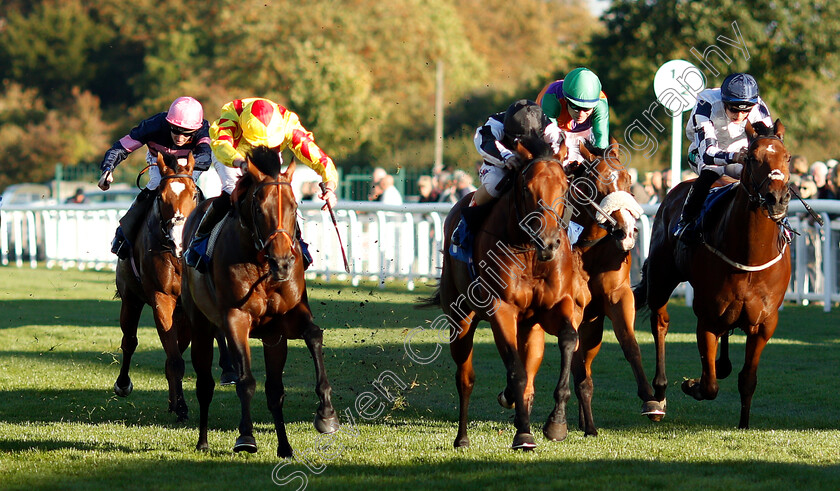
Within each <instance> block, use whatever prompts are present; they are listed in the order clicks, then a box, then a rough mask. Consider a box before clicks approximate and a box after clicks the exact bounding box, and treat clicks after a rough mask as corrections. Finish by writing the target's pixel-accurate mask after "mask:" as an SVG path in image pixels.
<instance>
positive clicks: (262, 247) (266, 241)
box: [251, 180, 295, 262]
mask: <svg viewBox="0 0 840 491" xmlns="http://www.w3.org/2000/svg"><path fill="white" fill-rule="evenodd" d="M291 185H292V184H291V183H290V182H288V181H280V180H277V181H272V182H263V183H261V184H258V185H257V186H256V187H254V190H253V191H252V192H251V220H252V221H253V220H254V218H255V217H256V216H257V212H258V206H259V203H258V201H257V199H256V198H257V193H258V192H259V191H260V190H261V189H263V188H265V187H268V186H277V187H278V188H277V224H278V226H280V227H282V224H283V203H282V194H283V193H281V192H280V186H290V187H291ZM281 235H285V236H286V237H288V238H289V242H290V243H291V244H294V242H295V241H294V239H293V237H292V234H291V233H290V232H289V231H288V230H286V229H285V228H278V229H275V230H273V231H271V233H269V234H268V236H267V237H265V238H264V237H263V235H262V233H261V232H260V227H258V226H257V224H256V222H254V229H253V231H252V238H253V240H254V247H255V248H256V249H257V259H258V260H259V261H260V262H262V261H263V260H264V259H265V256H266V254H267V249H268V246H269V245H270V244H271V242H272V241H273V240H274V239H276V238H277V237H278V236H281Z"/></svg>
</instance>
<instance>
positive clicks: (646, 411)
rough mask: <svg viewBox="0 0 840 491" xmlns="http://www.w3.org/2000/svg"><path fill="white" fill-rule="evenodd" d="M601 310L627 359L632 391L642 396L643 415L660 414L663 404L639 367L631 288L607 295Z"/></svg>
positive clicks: (640, 359) (634, 311)
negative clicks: (655, 395)
mask: <svg viewBox="0 0 840 491" xmlns="http://www.w3.org/2000/svg"><path fill="white" fill-rule="evenodd" d="M604 312H605V313H606V315H607V317H609V318H610V321H612V326H613V331H614V332H615V337H616V339H618V344H619V345H620V346H621V350H622V351H623V352H624V358H625V359H626V360H627V362H628V363H630V368H631V369H632V370H633V377H635V379H636V394H637V395H638V396H639V399H641V400H642V414H643V415H646V416H647V415H660V416H661V415H664V414H665V405H664V404H663V403H661V402H659V401H658V400H657V399H656V397H654V395H653V387H651V385H650V382H648V379H647V376H646V375H645V370H644V368H643V367H642V352H641V350H640V349H639V343H638V342H637V341H636V330H635V322H636V309H635V307H634V305H633V290H631V289H630V288H629V287H627V288H622V289H621V290H620V291H618V292H615V293H614V294H612V295H609V296H607V298H606V299H605V304H604Z"/></svg>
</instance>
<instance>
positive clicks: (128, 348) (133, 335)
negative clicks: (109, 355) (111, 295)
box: [114, 293, 145, 397]
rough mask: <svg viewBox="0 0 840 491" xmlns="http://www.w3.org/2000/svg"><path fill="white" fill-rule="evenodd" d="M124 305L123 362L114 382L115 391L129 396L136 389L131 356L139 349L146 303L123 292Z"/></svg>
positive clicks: (121, 345)
mask: <svg viewBox="0 0 840 491" xmlns="http://www.w3.org/2000/svg"><path fill="white" fill-rule="evenodd" d="M121 296H122V305H121V306H120V330H122V342H121V343H120V349H121V350H122V363H121V364H120V374H119V375H118V376H117V380H116V382H114V393H115V394H117V395H118V396H120V397H128V395H129V394H131V391H132V390H134V384H132V383H131V377H130V376H129V375H128V371H129V369H130V368H131V357H132V356H133V355H134V351H135V350H136V349H137V324H138V323H139V322H140V313H141V312H142V311H143V305H145V303H144V302H143V301H142V300H140V299H139V298H137V297H136V296H134V295H132V294H131V293H125V294H122V295H121Z"/></svg>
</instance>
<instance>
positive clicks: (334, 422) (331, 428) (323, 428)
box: [315, 414, 340, 435]
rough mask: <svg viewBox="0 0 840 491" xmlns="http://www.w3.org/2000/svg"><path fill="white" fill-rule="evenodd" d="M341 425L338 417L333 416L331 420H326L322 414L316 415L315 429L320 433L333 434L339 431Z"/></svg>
mask: <svg viewBox="0 0 840 491" xmlns="http://www.w3.org/2000/svg"><path fill="white" fill-rule="evenodd" d="M339 426H340V424H339V423H338V417H337V416H335V414H333V415H332V416H330V417H329V418H324V417H322V416H321V415H320V414H315V429H316V430H318V433H324V434H327V435H329V434H331V433H335V432H336V431H338V428H339Z"/></svg>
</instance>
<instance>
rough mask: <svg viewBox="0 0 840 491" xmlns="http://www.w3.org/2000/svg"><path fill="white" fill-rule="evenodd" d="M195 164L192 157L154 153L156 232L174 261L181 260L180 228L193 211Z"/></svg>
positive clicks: (181, 230) (194, 203) (182, 229)
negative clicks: (155, 159) (157, 222)
mask: <svg viewBox="0 0 840 491" xmlns="http://www.w3.org/2000/svg"><path fill="white" fill-rule="evenodd" d="M194 167H195V160H194V159H193V155H192V153H190V154H189V155H188V156H187V158H186V159H183V158H181V159H176V158H175V157H174V156H171V155H164V154H163V153H158V157H157V168H158V170H159V171H160V187H159V189H158V197H157V202H156V207H157V209H158V214H159V215H160V230H161V233H162V234H163V237H164V240H165V241H166V242H167V244H166V245H167V246H168V247H169V248H170V249H171V250H172V252H173V254H175V257H181V253H182V252H183V245H182V240H183V237H184V224H185V223H186V221H187V217H188V216H189V215H190V213H192V211H193V210H194V209H195V207H196V204H197V203H196V193H197V192H198V191H197V190H198V187H197V186H196V184H195V180H193V176H192V173H193V168H194Z"/></svg>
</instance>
